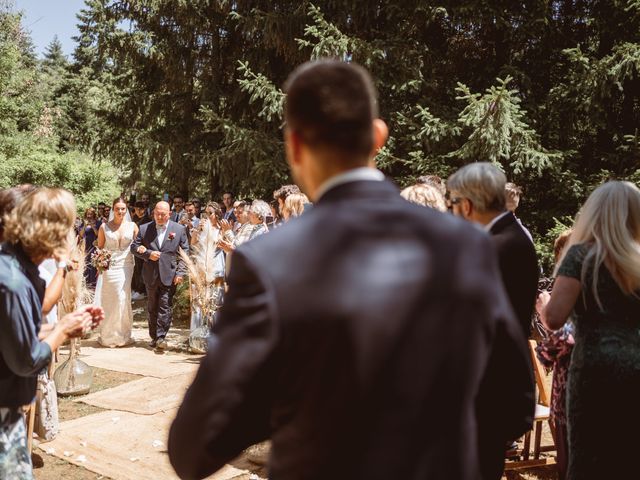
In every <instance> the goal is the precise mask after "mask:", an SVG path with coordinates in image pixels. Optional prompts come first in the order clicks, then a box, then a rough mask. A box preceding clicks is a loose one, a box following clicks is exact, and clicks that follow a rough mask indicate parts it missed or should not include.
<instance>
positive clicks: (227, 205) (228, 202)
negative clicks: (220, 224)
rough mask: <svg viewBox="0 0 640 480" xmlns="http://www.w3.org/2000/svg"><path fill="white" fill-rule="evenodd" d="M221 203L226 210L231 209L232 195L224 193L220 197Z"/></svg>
mask: <svg viewBox="0 0 640 480" xmlns="http://www.w3.org/2000/svg"><path fill="white" fill-rule="evenodd" d="M222 203H224V206H225V208H226V209H227V210H229V209H230V208H232V207H233V193H231V192H226V193H224V194H223V195H222Z"/></svg>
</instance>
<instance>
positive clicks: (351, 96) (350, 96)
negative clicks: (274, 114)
mask: <svg viewBox="0 0 640 480" xmlns="http://www.w3.org/2000/svg"><path fill="white" fill-rule="evenodd" d="M284 90H285V92H286V93H287V98H286V100H285V108H284V117H285V121H286V123H287V127H288V128H289V129H290V130H291V131H293V132H295V133H297V134H298V135H299V136H300V138H301V139H302V141H303V142H305V143H306V144H308V145H309V146H310V147H324V148H329V149H331V150H334V151H336V152H340V153H343V154H346V155H348V156H351V158H352V159H353V157H354V156H355V157H357V158H356V160H362V159H365V158H368V157H369V154H370V153H371V150H372V149H373V120H374V119H375V118H376V117H377V116H378V106H377V93H376V89H375V87H374V85H373V81H372V80H371V77H370V76H369V74H368V73H367V71H366V70H365V69H364V68H362V67H361V66H359V65H356V64H353V63H345V62H341V61H338V60H319V61H314V62H307V63H305V64H303V65H301V66H300V67H298V68H297V69H296V70H294V72H293V73H292V74H291V75H290V76H289V78H288V79H287V81H286V83H285V86H284Z"/></svg>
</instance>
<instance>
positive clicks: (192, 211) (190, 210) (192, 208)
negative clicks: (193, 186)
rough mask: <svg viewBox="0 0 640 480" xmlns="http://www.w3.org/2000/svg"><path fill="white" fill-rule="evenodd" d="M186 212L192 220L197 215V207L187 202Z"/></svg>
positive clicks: (185, 205)
mask: <svg viewBox="0 0 640 480" xmlns="http://www.w3.org/2000/svg"><path fill="white" fill-rule="evenodd" d="M184 210H185V211H186V212H187V216H188V217H189V219H192V218H193V217H195V215H196V206H195V205H194V204H193V202H187V203H185V204H184Z"/></svg>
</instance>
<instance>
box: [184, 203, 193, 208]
mask: <svg viewBox="0 0 640 480" xmlns="http://www.w3.org/2000/svg"><path fill="white" fill-rule="evenodd" d="M189 205H191V206H194V207H195V205H194V204H193V202H186V203H185V204H184V207H185V208H187V207H188V206H189Z"/></svg>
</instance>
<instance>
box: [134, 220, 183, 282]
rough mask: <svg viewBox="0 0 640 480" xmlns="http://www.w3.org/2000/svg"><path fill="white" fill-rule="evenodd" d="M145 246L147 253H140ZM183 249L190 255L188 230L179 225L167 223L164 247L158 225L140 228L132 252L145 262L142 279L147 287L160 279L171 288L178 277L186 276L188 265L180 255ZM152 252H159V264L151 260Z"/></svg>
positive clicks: (152, 223) (152, 224) (150, 224)
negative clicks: (159, 236) (159, 241)
mask: <svg viewBox="0 0 640 480" xmlns="http://www.w3.org/2000/svg"><path fill="white" fill-rule="evenodd" d="M140 245H144V246H145V247H146V248H147V251H146V252H145V253H138V252H137V250H138V247H139V246H140ZM179 248H182V250H184V251H185V253H187V254H188V253H189V240H188V237H187V229H186V228H185V227H184V226H183V225H180V224H178V223H175V222H172V221H171V220H169V221H168V222H167V233H166V234H165V236H164V241H163V242H162V246H160V245H158V231H157V230H156V223H155V222H149V223H145V224H144V225H141V226H140V231H139V232H138V236H137V237H136V239H135V240H134V241H133V243H132V244H131V252H132V253H133V254H134V255H135V256H136V257H138V258H141V259H142V260H144V265H143V266H142V278H143V279H144V283H145V285H153V284H154V283H155V281H156V279H157V278H158V277H160V281H161V282H162V284H163V285H166V286H170V285H171V284H173V279H174V277H175V276H176V275H178V276H183V275H185V274H186V265H185V264H184V261H183V260H182V259H181V258H180V256H179V255H178V249H179ZM151 251H159V252H160V259H159V260H158V261H157V262H154V261H153V260H150V258H149V257H150V255H151Z"/></svg>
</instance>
